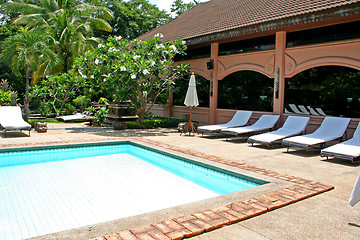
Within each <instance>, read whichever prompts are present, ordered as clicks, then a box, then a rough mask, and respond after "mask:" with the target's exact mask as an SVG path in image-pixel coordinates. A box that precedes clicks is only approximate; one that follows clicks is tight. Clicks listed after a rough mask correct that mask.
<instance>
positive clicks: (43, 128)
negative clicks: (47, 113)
mask: <svg viewBox="0 0 360 240" xmlns="http://www.w3.org/2000/svg"><path fill="white" fill-rule="evenodd" d="M34 128H35V131H37V132H39V133H45V132H47V129H48V128H47V123H46V122H35V124H34Z"/></svg>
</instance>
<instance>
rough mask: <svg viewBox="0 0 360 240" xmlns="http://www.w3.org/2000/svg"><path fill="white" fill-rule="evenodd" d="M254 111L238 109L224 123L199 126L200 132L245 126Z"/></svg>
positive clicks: (212, 131) (212, 132)
mask: <svg viewBox="0 0 360 240" xmlns="http://www.w3.org/2000/svg"><path fill="white" fill-rule="evenodd" d="M251 114H252V111H243V110H237V111H236V113H235V114H234V116H233V117H232V119H231V120H230V121H229V122H227V123H224V124H216V125H206V126H201V127H198V129H197V130H198V132H199V133H202V134H204V133H209V134H214V133H219V132H220V130H221V129H224V128H230V127H241V126H245V125H246V123H247V122H248V121H249V119H250V117H251Z"/></svg>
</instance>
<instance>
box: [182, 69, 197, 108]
mask: <svg viewBox="0 0 360 240" xmlns="http://www.w3.org/2000/svg"><path fill="white" fill-rule="evenodd" d="M184 104H185V105H186V106H188V107H190V108H192V107H197V106H199V100H198V96H197V92H196V80H195V75H194V73H193V74H192V75H191V77H190V81H189V87H188V90H187V92H186V97H185V101H184Z"/></svg>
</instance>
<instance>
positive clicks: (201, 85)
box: [173, 74, 210, 107]
mask: <svg viewBox="0 0 360 240" xmlns="http://www.w3.org/2000/svg"><path fill="white" fill-rule="evenodd" d="M195 78H196V91H197V95H198V99H199V107H209V89H210V82H209V81H208V80H207V79H206V78H204V77H202V76H200V75H198V74H196V75H195ZM189 80H190V75H188V76H185V77H184V78H182V79H178V80H177V81H176V82H175V87H174V89H173V92H174V95H173V102H174V105H178V106H184V100H185V96H186V91H187V89H188V86H189Z"/></svg>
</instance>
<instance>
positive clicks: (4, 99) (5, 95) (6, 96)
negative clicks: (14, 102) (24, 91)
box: [0, 89, 11, 106]
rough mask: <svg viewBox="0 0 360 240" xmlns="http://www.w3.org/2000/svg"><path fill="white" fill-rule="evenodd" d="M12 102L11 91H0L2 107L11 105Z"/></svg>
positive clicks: (0, 104)
mask: <svg viewBox="0 0 360 240" xmlns="http://www.w3.org/2000/svg"><path fill="white" fill-rule="evenodd" d="M10 101H11V92H10V91H7V92H5V91H3V90H2V89H0V106H2V105H5V104H9V103H10Z"/></svg>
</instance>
